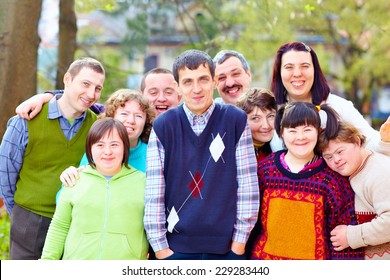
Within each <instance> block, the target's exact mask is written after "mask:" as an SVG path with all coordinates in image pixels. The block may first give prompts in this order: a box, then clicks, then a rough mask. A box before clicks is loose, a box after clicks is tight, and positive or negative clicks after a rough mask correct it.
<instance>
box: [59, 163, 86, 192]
mask: <svg viewBox="0 0 390 280" xmlns="http://www.w3.org/2000/svg"><path fill="white" fill-rule="evenodd" d="M84 169H85V167H84V166H80V167H79V168H76V167H74V166H69V167H68V168H67V169H65V170H64V171H63V172H62V173H61V175H60V180H61V182H62V183H63V184H64V186H65V187H73V186H74V185H75V184H76V180H77V179H78V178H79V173H80V172H81V171H82V170H84Z"/></svg>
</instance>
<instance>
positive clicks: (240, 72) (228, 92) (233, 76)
mask: <svg viewBox="0 0 390 280" xmlns="http://www.w3.org/2000/svg"><path fill="white" fill-rule="evenodd" d="M215 77H216V79H217V90H218V93H219V95H220V96H221V97H222V99H223V101H224V102H225V103H226V104H233V105H235V104H236V102H237V99H238V98H239V97H240V96H241V95H242V94H243V93H244V92H245V91H247V90H248V89H249V87H250V84H251V73H250V71H249V70H248V71H245V69H244V67H243V65H242V63H241V61H240V59H238V58H237V57H235V56H232V57H229V58H228V59H226V60H225V61H224V62H223V63H221V64H216V66H215Z"/></svg>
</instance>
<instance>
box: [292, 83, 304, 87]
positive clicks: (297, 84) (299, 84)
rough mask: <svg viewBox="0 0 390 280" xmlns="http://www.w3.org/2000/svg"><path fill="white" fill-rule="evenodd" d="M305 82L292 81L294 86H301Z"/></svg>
mask: <svg viewBox="0 0 390 280" xmlns="http://www.w3.org/2000/svg"><path fill="white" fill-rule="evenodd" d="M304 83H305V82H292V83H291V84H292V85H293V86H294V87H300V86H302V85H303V84H304Z"/></svg>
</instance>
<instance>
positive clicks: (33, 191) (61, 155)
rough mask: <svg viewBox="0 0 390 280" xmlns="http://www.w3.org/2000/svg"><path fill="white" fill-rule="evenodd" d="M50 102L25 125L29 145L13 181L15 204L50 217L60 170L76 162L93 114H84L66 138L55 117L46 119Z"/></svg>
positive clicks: (83, 146) (54, 205)
mask: <svg viewBox="0 0 390 280" xmlns="http://www.w3.org/2000/svg"><path fill="white" fill-rule="evenodd" d="M48 110H49V105H48V104H45V105H44V106H43V108H42V111H41V112H40V113H39V114H38V115H37V116H36V117H35V118H34V119H33V120H31V121H28V122H27V125H28V144H27V147H26V152H25V155H24V159H23V165H22V168H21V170H20V173H19V179H18V181H17V183H16V192H15V203H16V204H18V205H19V206H21V207H23V208H24V209H27V210H28V211H31V212H34V213H36V214H38V215H41V216H44V217H48V218H52V217H53V213H54V211H55V207H56V204H55V196H56V193H57V191H58V190H59V189H60V187H61V182H60V180H59V177H60V174H61V172H62V171H63V170H64V169H65V168H67V167H68V166H70V165H76V164H77V163H78V161H79V159H80V157H81V155H82V154H83V150H84V149H85V139H86V138H87V134H88V131H89V128H90V127H91V125H92V124H93V122H94V121H95V120H96V116H95V114H94V113H92V112H91V111H90V110H87V112H86V117H85V120H84V122H83V124H82V125H81V127H80V129H79V130H78V131H77V133H76V134H75V136H74V137H72V139H70V140H67V139H66V137H65V135H64V132H63V131H62V129H61V126H60V123H59V121H58V119H49V118H48Z"/></svg>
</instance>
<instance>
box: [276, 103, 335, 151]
mask: <svg viewBox="0 0 390 280" xmlns="http://www.w3.org/2000/svg"><path fill="white" fill-rule="evenodd" d="M320 110H321V111H324V113H325V114H326V124H323V126H325V128H324V131H326V132H324V133H326V134H328V135H334V134H335V133H336V131H337V129H338V122H339V116H338V114H337V113H336V111H335V110H333V109H332V108H331V107H330V106H329V105H327V104H324V105H321V106H319V105H314V104H312V103H310V102H292V103H291V104H287V105H283V106H281V107H280V108H279V110H278V111H277V112H276V116H275V131H276V133H277V134H278V135H279V137H281V136H282V132H283V129H285V128H295V127H297V126H301V125H312V126H314V127H315V128H316V129H317V130H318V134H320V133H321V131H322V130H323V129H322V128H321V116H320ZM323 118H325V116H324V117H323ZM318 142H319V141H317V145H316V148H315V152H317V153H318V151H319V150H318V149H317V146H318ZM318 154H319V153H318Z"/></svg>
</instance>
